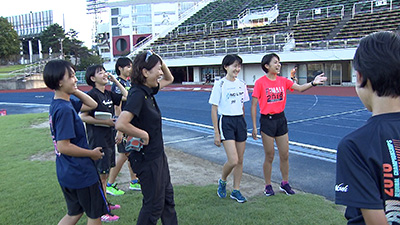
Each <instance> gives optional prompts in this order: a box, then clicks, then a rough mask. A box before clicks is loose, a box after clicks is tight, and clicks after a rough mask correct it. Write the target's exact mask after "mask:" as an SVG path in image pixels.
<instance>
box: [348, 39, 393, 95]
mask: <svg viewBox="0 0 400 225" xmlns="http://www.w3.org/2000/svg"><path fill="white" fill-rule="evenodd" d="M353 63H354V69H355V70H356V71H358V72H359V73H360V74H361V75H362V82H361V84H360V86H359V87H361V88H362V87H364V86H365V85H366V84H367V82H368V80H369V81H370V82H371V86H372V90H373V91H374V92H376V94H377V95H378V96H391V97H397V96H400V36H399V34H396V33H394V32H390V31H381V32H376V33H372V34H370V35H368V36H366V37H364V38H362V39H361V41H360V44H359V46H358V48H357V50H356V53H355V55H354V59H353Z"/></svg>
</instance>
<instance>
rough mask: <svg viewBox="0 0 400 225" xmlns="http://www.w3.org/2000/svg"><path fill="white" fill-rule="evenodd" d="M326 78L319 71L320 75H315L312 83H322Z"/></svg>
mask: <svg viewBox="0 0 400 225" xmlns="http://www.w3.org/2000/svg"><path fill="white" fill-rule="evenodd" d="M327 79H328V78H327V77H325V74H324V73H321V74H320V75H318V76H316V77H315V78H314V81H313V83H314V84H324V82H325V81H326V80H327Z"/></svg>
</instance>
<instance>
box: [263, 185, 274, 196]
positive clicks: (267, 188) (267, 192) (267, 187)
mask: <svg viewBox="0 0 400 225" xmlns="http://www.w3.org/2000/svg"><path fill="white" fill-rule="evenodd" d="M264 194H265V195H266V196H271V195H275V192H274V189H272V185H270V184H269V185H265V190H264Z"/></svg>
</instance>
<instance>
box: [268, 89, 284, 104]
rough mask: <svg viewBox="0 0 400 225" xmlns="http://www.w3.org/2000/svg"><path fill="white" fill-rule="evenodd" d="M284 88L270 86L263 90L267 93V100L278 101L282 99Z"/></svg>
mask: <svg viewBox="0 0 400 225" xmlns="http://www.w3.org/2000/svg"><path fill="white" fill-rule="evenodd" d="M284 93H285V92H284V89H283V87H272V88H267V89H266V90H265V94H266V95H267V102H279V101H283V99H284Z"/></svg>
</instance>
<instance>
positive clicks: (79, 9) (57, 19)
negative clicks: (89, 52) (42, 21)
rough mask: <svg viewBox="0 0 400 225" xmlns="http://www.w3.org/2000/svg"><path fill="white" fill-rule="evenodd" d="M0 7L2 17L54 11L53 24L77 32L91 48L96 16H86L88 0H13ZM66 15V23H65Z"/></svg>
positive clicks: (79, 37)
mask: <svg viewBox="0 0 400 225" xmlns="http://www.w3.org/2000/svg"><path fill="white" fill-rule="evenodd" d="M2 5H3V6H2V7H0V16H3V17H7V16H15V15H20V14H27V13H29V12H31V11H32V12H40V11H46V10H53V22H54V23H58V24H59V25H60V26H63V24H65V27H64V29H65V31H69V30H70V29H74V30H76V31H77V32H78V33H79V34H78V39H79V40H81V41H83V42H84V45H85V46H87V47H88V48H90V47H91V35H92V27H93V21H94V15H89V14H86V0H65V1H60V0H12V1H8V2H7V3H6V4H5V3H4V2H3V4H2ZM63 14H64V21H65V22H64V23H63Z"/></svg>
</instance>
